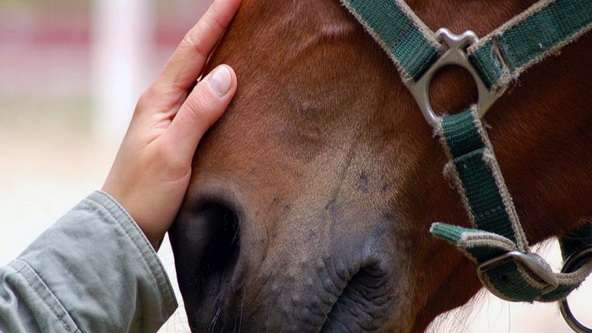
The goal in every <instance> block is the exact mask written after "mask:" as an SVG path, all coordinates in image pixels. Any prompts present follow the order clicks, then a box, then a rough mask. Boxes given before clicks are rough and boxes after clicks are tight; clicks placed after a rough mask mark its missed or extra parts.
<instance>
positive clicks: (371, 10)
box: [341, 0, 441, 81]
mask: <svg viewBox="0 0 592 333" xmlns="http://www.w3.org/2000/svg"><path fill="white" fill-rule="evenodd" d="M341 1H342V3H343V4H344V5H345V6H346V7H347V8H348V9H349V11H350V12H351V13H352V14H353V15H354V16H355V17H356V18H357V19H358V21H359V22H361V23H362V25H363V26H364V28H366V30H367V31H368V33H370V35H372V37H373V38H374V39H375V40H376V41H377V42H378V44H380V46H381V47H382V48H383V49H384V50H385V51H386V53H387V54H388V55H389V57H390V58H391V60H392V61H393V62H394V63H395V65H396V67H397V69H398V70H399V73H400V74H401V77H402V78H403V80H405V81H407V80H417V79H418V78H419V77H421V75H422V74H423V73H424V72H425V71H426V70H427V69H428V68H429V67H430V65H431V64H432V63H433V62H434V61H435V60H436V59H437V56H438V54H439V49H440V48H441V46H440V44H439V43H438V42H437V41H436V39H435V37H434V34H433V33H432V31H431V30H430V29H429V28H428V27H427V26H426V25H425V24H424V23H423V22H422V21H421V20H420V19H418V18H417V17H416V16H415V14H414V13H413V12H412V11H411V9H410V8H409V7H408V6H407V4H406V3H405V2H404V1H402V0H378V1H374V0H373V1H368V0H341Z"/></svg>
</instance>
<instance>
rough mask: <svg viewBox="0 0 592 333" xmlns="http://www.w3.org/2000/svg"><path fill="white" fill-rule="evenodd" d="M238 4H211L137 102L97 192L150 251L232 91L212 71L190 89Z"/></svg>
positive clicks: (227, 71) (222, 72)
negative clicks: (113, 203) (130, 222)
mask: <svg viewBox="0 0 592 333" xmlns="http://www.w3.org/2000/svg"><path fill="white" fill-rule="evenodd" d="M239 4H240V0H215V1H214V3H213V4H212V5H211V7H210V8H209V9H208V11H207V12H206V14H205V15H204V16H203V17H202V18H201V19H200V20H199V22H198V23H197V24H196V25H195V26H194V27H193V28H192V29H191V31H189V33H187V35H186V36H185V38H184V39H183V41H182V42H181V44H180V45H179V47H178V48H177V50H176V51H175V52H174V54H173V56H172V57H171V59H170V60H169V62H168V64H167V65H166V67H165V69H164V71H163V72H162V74H161V75H160V77H159V78H158V79H157V80H156V81H155V82H154V83H153V84H152V85H151V86H150V88H148V89H147V90H146V92H145V93H144V94H143V95H142V97H141V98H140V100H139V102H138V104H137V106H136V110H135V112H134V115H133V118H132V121H131V124H130V126H129V129H128V131H127V134H126V136H125V138H124V140H123V142H122V144H121V147H120V149H119V152H118V154H117V157H116V159H115V162H114V164H113V167H112V169H111V172H110V173H109V176H108V177H107V180H106V182H105V184H104V186H103V188H102V190H103V192H106V193H108V194H110V195H111V196H113V197H114V198H115V199H117V200H118V201H119V203H120V204H121V205H122V206H123V207H125V208H126V209H127V211H128V212H129V213H130V215H131V216H132V217H133V218H134V219H135V221H136V222H137V223H138V225H139V226H140V228H141V229H142V231H144V233H145V234H146V236H147V237H148V239H149V240H150V242H151V243H152V245H153V246H154V248H155V249H158V247H159V246H160V243H161V242H162V239H163V238H164V234H165V233H166V231H167V230H168V229H169V227H170V226H171V224H172V222H173V220H174V218H175V216H176V214H177V211H178V210H179V207H180V206H181V202H182V200H183V197H184V196H185V193H186V191H187V187H188V186H189V179H190V177H191V162H192V160H193V155H194V153H195V150H196V148H197V145H198V143H199V141H200V139H201V137H202V136H203V134H204V133H205V132H206V131H207V130H208V128H209V127H210V126H211V125H212V124H213V123H214V122H215V121H216V120H217V119H218V118H219V117H220V116H221V115H222V114H223V113H224V111H225V109H226V108H227V106H228V104H229V103H230V101H231V99H232V97H233V96H234V94H235V92H236V86H237V80H236V75H235V73H234V71H233V70H232V68H230V67H229V66H227V65H221V66H218V67H217V68H215V69H214V70H213V71H212V72H211V73H210V74H208V75H207V76H206V77H205V78H204V79H203V80H201V81H200V82H199V83H197V85H196V86H195V88H194V89H193V90H191V89H192V88H193V87H194V85H195V82H196V80H197V79H198V77H199V76H200V74H201V72H202V69H203V67H204V65H205V63H206V61H207V59H208V56H209V54H210V52H211V51H212V49H213V48H214V46H215V45H216V43H217V41H218V40H219V38H220V37H221V36H222V34H223V33H224V30H225V29H226V27H227V25H228V24H229V23H230V21H231V20H232V18H233V16H234V14H235V12H236V10H237V9H238V7H239Z"/></svg>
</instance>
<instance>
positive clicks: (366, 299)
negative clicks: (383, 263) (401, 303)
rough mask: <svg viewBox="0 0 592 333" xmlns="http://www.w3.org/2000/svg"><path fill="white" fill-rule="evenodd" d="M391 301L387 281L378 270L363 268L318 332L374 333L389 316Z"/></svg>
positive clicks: (333, 305) (352, 279) (345, 288)
mask: <svg viewBox="0 0 592 333" xmlns="http://www.w3.org/2000/svg"><path fill="white" fill-rule="evenodd" d="M393 298H394V296H393V292H392V288H391V287H390V283H389V280H388V279H385V276H384V275H383V273H382V272H381V271H380V270H379V269H376V268H375V267H372V266H370V267H365V268H362V269H360V270H359V271H358V272H357V273H356V274H354V275H353V276H352V278H351V279H350V280H349V282H348V283H347V284H346V285H345V287H344V288H343V289H342V291H341V294H340V295H339V296H338V297H337V299H336V300H335V302H334V304H332V306H331V309H330V311H329V312H328V313H327V315H326V319H325V321H324V323H323V325H322V326H321V330H320V332H322V333H330V332H376V331H378V330H380V329H381V328H382V327H383V326H384V324H385V322H386V320H387V318H388V316H389V315H390V314H392V311H391V310H392V309H391V308H392V304H393Z"/></svg>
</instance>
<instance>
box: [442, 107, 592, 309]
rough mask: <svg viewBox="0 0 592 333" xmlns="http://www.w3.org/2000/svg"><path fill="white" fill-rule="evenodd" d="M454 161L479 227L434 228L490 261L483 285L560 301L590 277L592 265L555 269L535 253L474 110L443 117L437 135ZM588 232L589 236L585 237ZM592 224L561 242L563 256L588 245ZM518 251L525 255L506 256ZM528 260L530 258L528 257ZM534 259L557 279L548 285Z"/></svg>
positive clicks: (451, 167)
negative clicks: (563, 271) (567, 270)
mask: <svg viewBox="0 0 592 333" xmlns="http://www.w3.org/2000/svg"><path fill="white" fill-rule="evenodd" d="M438 134H439V135H440V137H441V139H442V144H443V145H444V147H445V149H446V151H447V153H448V154H449V158H450V161H451V162H450V163H449V164H448V165H447V166H446V168H445V171H446V174H447V175H448V176H449V178H450V179H451V180H452V181H453V182H454V183H455V185H456V188H457V189H458V190H459V192H460V195H461V196H462V198H463V202H464V203H465V205H466V210H467V211H468V212H469V216H470V220H471V222H472V224H473V226H474V228H463V227H459V226H456V225H449V224H442V223H436V224H434V225H433V226H432V228H431V232H432V234H433V235H435V236H436V237H439V238H442V239H444V240H446V241H448V242H450V243H452V244H454V245H455V246H457V247H459V248H460V249H461V250H462V251H463V252H464V253H465V254H466V255H467V256H468V257H469V258H471V259H472V260H473V261H474V262H475V263H476V264H478V265H480V266H481V267H484V266H482V265H487V266H489V267H487V268H486V269H485V270H484V271H482V274H481V276H480V277H481V280H482V282H483V284H484V285H485V286H486V287H487V288H488V289H489V290H490V291H492V292H493V293H494V294H496V295H497V296H498V297H501V298H503V299H506V300H510V301H523V302H524V301H525V302H533V301H535V300H538V301H556V300H559V299H562V298H564V297H565V296H567V294H569V293H570V292H571V291H572V290H574V289H575V288H577V287H578V286H579V285H580V284H581V282H582V281H583V280H584V279H585V278H586V277H587V274H588V272H589V268H590V265H588V266H587V267H582V268H581V269H580V270H579V271H576V272H574V273H571V274H561V273H553V272H552V270H551V267H550V266H549V265H548V264H547V263H546V262H545V261H544V260H542V258H540V257H539V256H538V255H536V254H534V253H530V252H529V249H528V244H527V242H526V238H525V236H524V232H523V230H522V227H521V225H520V221H519V218H518V214H517V213H516V211H515V208H514V204H513V201H512V198H511V196H510V193H509V192H508V190H507V188H506V185H505V181H504V179H503V176H502V174H501V172H500V168H499V165H498V163H497V159H496V158H495V153H494V151H493V148H492V146H491V144H490V142H489V138H488V136H487V133H486V131H485V129H484V128H483V125H482V123H481V120H480V119H479V116H478V115H477V113H476V112H475V110H474V109H469V110H466V111H464V112H461V113H458V114H454V115H450V116H446V117H444V118H442V122H441V129H440V131H439V133H438ZM583 232H587V233H588V234H587V236H584V237H582V236H583ZM590 235H591V234H590V227H589V226H587V227H586V229H585V231H580V232H578V233H575V234H572V235H571V237H568V238H567V239H569V241H566V240H564V241H563V242H562V248H563V250H564V251H565V252H564V256H569V255H571V254H573V253H576V252H573V251H579V250H581V249H582V247H584V246H588V245H590V244H589V240H590V238H589V237H590ZM513 251H517V252H519V253H520V257H518V258H514V257H506V259H501V260H499V261H496V262H495V263H494V264H492V265H488V264H487V263H488V262H491V261H495V260H498V259H499V258H504V255H507V254H509V253H512V252H513ZM524 260H526V262H525V261H524ZM531 262H534V265H536V266H537V268H540V269H542V270H543V271H544V273H545V274H546V275H549V276H550V277H551V278H552V280H553V281H554V282H555V283H553V284H550V283H548V282H547V281H545V279H541V275H540V274H538V273H537V272H536V271H532V270H531V268H530V267H529V266H528V265H525V264H529V263H531Z"/></svg>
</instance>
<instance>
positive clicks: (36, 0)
mask: <svg viewBox="0 0 592 333" xmlns="http://www.w3.org/2000/svg"><path fill="white" fill-rule="evenodd" d="M209 3H210V0H95V1H88V0H87V1H81V0H45V1H42V0H0V265H5V264H7V263H8V262H10V260H11V259H13V258H14V257H16V256H17V255H18V254H19V253H20V252H21V251H22V250H23V249H24V248H25V247H26V246H27V244H29V243H30V242H32V241H33V240H34V239H35V238H36V237H37V236H38V235H39V234H40V233H41V232H42V231H43V230H44V229H45V228H47V227H48V226H49V225H51V224H52V223H53V222H54V221H55V220H56V219H57V218H59V217H60V216H61V215H62V214H64V213H65V212H66V211H67V210H68V209H69V208H71V207H72V206H74V205H75V204H76V203H77V202H78V201H79V200H81V199H82V198H83V197H85V196H86V195H88V194H89V193H91V192H92V191H93V190H95V189H98V188H100V187H101V185H102V182H103V180H104V178H105V177H106V175H107V172H108V171H109V167H110V165H111V162H112V160H113V158H114V155H115V152H116V150H117V147H118V144H119V142H120V140H121V137H122V136H123V134H124V132H125V129H126V127H127V123H128V121H129V118H130V116H131V112H132V110H133V108H134V105H135V102H136V100H137V98H138V96H139V95H140V93H141V92H142V91H143V89H144V88H145V87H146V86H147V85H148V84H149V82H150V81H151V80H152V79H153V78H155V76H156V74H157V73H158V71H159V70H160V68H162V66H163V65H164V63H165V61H166V59H167V58H168V56H169V55H170V54H171V52H172V50H173V49H174V47H175V46H176V44H177V43H178V42H179V41H180V40H181V38H182V37H183V35H184V34H185V32H186V31H187V30H188V29H189V28H190V27H191V26H192V25H193V24H194V23H195V22H196V21H197V19H198V18H199V17H200V16H201V15H202V13H203V12H204V10H205V9H206V8H207V6H208V5H209ZM541 251H542V252H543V253H545V254H546V255H547V256H551V257H553V258H554V261H555V263H558V261H559V255H558V253H557V249H556V245H555V244H551V245H549V246H545V247H544V248H543V249H542V250H541ZM160 256H161V259H162V260H163V262H164V264H165V266H166V268H167V270H168V272H169V275H170V277H171V280H172V281H173V284H174V285H175V288H176V292H177V294H178V287H177V286H176V277H175V272H174V264H173V257H172V254H171V250H170V245H169V244H168V242H167V243H166V244H165V245H164V246H163V248H162V249H161V251H160ZM587 285H588V286H589V287H592V283H587ZM584 289H586V291H581V292H579V293H578V294H576V295H575V296H573V304H574V307H575V308H576V310H575V312H576V314H581V313H582V312H583V311H584V312H585V310H586V308H587V304H588V305H589V304H590V303H589V300H590V299H591V298H590V296H592V288H586V286H584ZM570 299H571V298H570ZM179 300H180V297H179ZM583 315H586V313H584V314H583ZM587 318H588V319H592V314H587ZM589 323H591V324H592V320H590V321H589ZM161 332H175V333H182V332H189V330H188V327H187V324H186V318H185V316H184V312H183V309H182V308H181V309H180V310H179V311H177V313H176V314H175V316H173V318H171V320H170V321H169V323H168V324H167V325H166V326H165V327H163V329H162V330H161ZM431 332H475V333H476V332H479V333H484V332H490V333H499V332H569V329H568V328H567V326H566V325H565V324H564V323H563V322H562V320H561V319H560V314H559V310H558V309H557V306H556V305H554V304H552V305H535V306H531V305H516V304H508V303H505V302H501V301H498V300H496V299H495V298H494V297H492V296H491V295H489V294H487V293H484V292H483V293H482V294H481V295H479V296H478V297H476V298H475V300H474V301H472V302H471V304H469V305H467V306H465V307H464V308H461V309H459V310H456V311H454V312H453V313H451V314H449V315H447V316H443V317H442V318H441V319H440V320H438V321H437V322H436V323H435V324H434V325H433V327H432V328H431Z"/></svg>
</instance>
